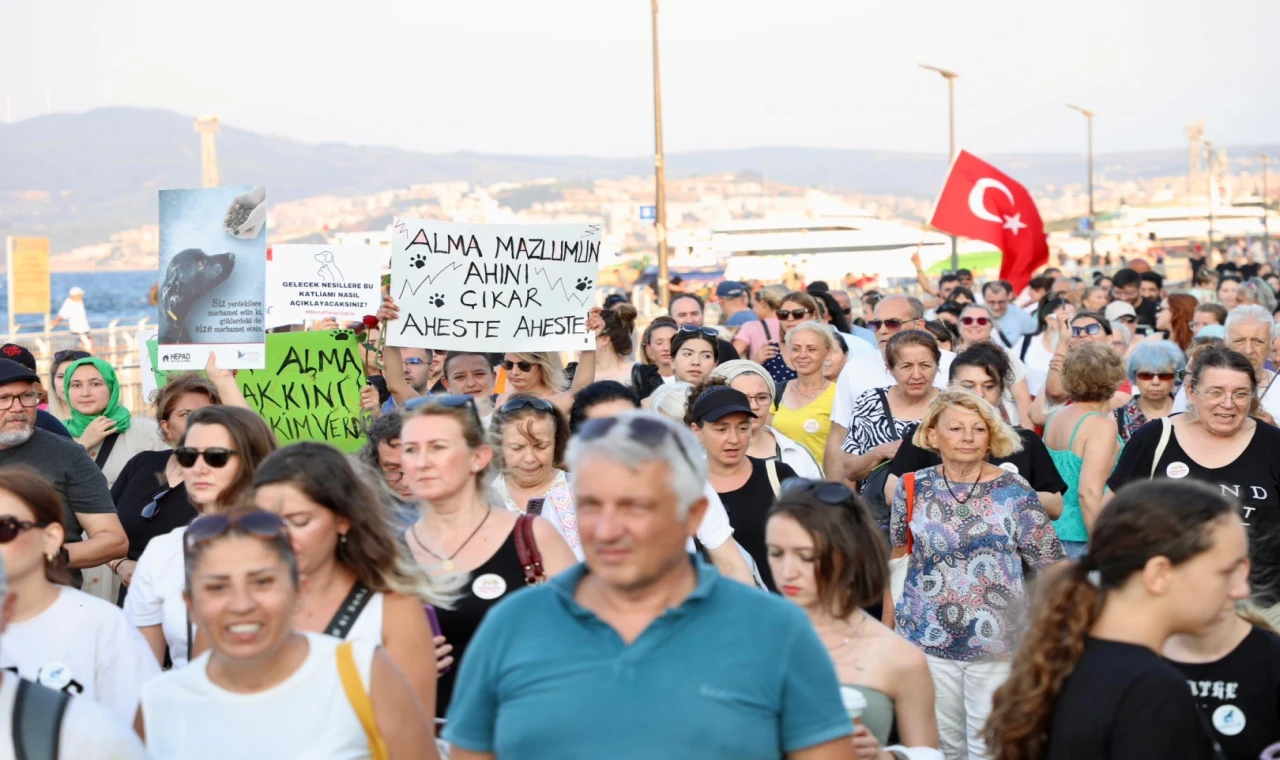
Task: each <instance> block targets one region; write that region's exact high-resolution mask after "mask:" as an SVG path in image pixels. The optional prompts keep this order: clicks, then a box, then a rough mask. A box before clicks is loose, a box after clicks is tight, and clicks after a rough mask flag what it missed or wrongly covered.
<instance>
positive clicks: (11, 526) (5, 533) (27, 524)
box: [0, 515, 50, 544]
mask: <svg viewBox="0 0 1280 760" xmlns="http://www.w3.org/2000/svg"><path fill="white" fill-rule="evenodd" d="M49 524H50V523H49V521H48V520H43V521H40V522H32V521H30V520H19V519H18V518H16V517H14V516H13V515H5V516H4V517H0V544H7V543H9V542H10V541H12V540H13V539H15V538H17V537H18V535H19V534H21V533H22V531H24V530H31V529H32V528H44V527H46V526H48V525H49Z"/></svg>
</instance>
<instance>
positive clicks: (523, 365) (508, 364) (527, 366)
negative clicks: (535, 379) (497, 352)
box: [502, 359, 533, 372]
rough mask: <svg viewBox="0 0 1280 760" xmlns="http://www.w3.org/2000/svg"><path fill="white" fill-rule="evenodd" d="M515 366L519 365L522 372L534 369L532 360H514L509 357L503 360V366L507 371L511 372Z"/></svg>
mask: <svg viewBox="0 0 1280 760" xmlns="http://www.w3.org/2000/svg"><path fill="white" fill-rule="evenodd" d="M515 367H519V368H520V371H521V372H532V371H533V363H532V362H513V361H511V360H509V359H503V360H502V368H503V369H505V370H506V371H508V372H510V371H511V370H512V369H513V368H515Z"/></svg>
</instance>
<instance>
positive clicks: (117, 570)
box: [107, 557, 127, 575]
mask: <svg viewBox="0 0 1280 760" xmlns="http://www.w3.org/2000/svg"><path fill="white" fill-rule="evenodd" d="M125 559H127V557H126V558H124V559H117V560H113V561H114V562H115V564H112V563H111V562H108V563H107V567H109V568H111V572H113V573H115V574H116V575H119V574H120V563H121V562H124V560H125Z"/></svg>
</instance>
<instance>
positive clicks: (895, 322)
mask: <svg viewBox="0 0 1280 760" xmlns="http://www.w3.org/2000/svg"><path fill="white" fill-rule="evenodd" d="M909 321H911V320H907V319H873V320H871V321H870V322H868V323H867V327H870V328H871V330H872V331H873V332H880V328H881V327H882V326H883V327H887V328H889V329H890V330H901V329H902V326H903V325H905V324H906V323H907V322H909Z"/></svg>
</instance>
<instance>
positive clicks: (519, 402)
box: [467, 396, 556, 414]
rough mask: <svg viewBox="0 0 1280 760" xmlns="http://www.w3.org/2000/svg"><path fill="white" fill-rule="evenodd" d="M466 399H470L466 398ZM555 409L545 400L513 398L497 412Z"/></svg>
mask: <svg viewBox="0 0 1280 760" xmlns="http://www.w3.org/2000/svg"><path fill="white" fill-rule="evenodd" d="M467 398H471V397H470V396H468V397H467ZM555 408H556V407H555V405H554V404H552V403H551V402H550V401H547V400H546V399H545V398H513V399H511V400H509V401H508V402H507V403H505V404H503V405H502V406H501V408H499V410H498V411H500V412H503V413H504V414H506V413H510V412H517V411H519V410H521V409H537V410H538V411H540V412H550V411H551V410H553V409H555Z"/></svg>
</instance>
